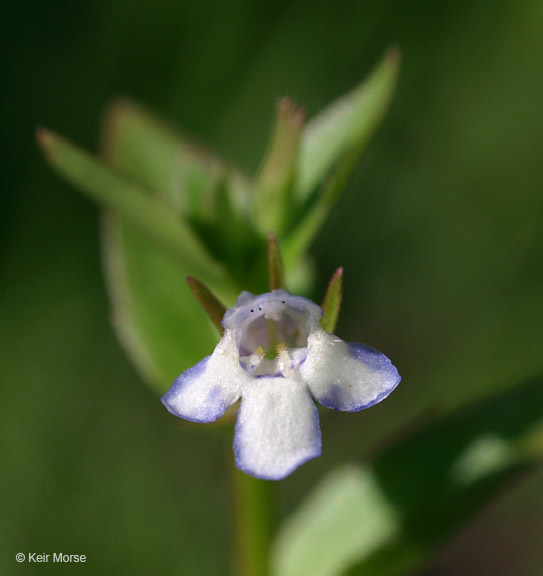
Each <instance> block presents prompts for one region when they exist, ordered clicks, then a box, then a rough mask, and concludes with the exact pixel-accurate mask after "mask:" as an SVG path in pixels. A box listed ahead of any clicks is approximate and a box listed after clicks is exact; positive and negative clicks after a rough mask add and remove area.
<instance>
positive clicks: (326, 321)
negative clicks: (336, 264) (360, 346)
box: [321, 268, 343, 334]
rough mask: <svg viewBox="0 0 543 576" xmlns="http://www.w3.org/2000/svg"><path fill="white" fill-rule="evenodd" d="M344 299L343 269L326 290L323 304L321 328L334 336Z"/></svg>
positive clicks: (333, 277)
mask: <svg viewBox="0 0 543 576" xmlns="http://www.w3.org/2000/svg"><path fill="white" fill-rule="evenodd" d="M342 297H343V268H338V269H337V270H336V271H335V272H334V274H333V275H332V278H330V283H329V284H328V288H327V289H326V294H325V296H324V300H323V302H322V311H323V316H322V318H321V326H322V327H323V328H324V329H325V330H326V332H328V333H329V334H332V333H333V332H334V330H335V328H336V324H337V320H338V317H339V310H340V308H341V299H342Z"/></svg>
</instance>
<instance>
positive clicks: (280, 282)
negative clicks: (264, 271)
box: [268, 232, 285, 292]
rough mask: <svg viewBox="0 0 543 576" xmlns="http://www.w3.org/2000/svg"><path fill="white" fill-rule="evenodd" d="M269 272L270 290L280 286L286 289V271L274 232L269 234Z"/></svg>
mask: <svg viewBox="0 0 543 576" xmlns="http://www.w3.org/2000/svg"><path fill="white" fill-rule="evenodd" d="M268 272H269V276H270V292H271V291H272V290H277V289H278V288H281V289H283V290H284V289H285V271H284V268H283V258H282V257H281V250H280V249H279V243H278V242H277V238H276V236H275V234H274V233H273V232H270V233H269V234H268Z"/></svg>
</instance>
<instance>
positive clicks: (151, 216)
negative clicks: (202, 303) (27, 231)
mask: <svg viewBox="0 0 543 576" xmlns="http://www.w3.org/2000/svg"><path fill="white" fill-rule="evenodd" d="M38 141H39V143H40V145H41V147H42V149H43V150H44V152H45V154H46V157H47V159H48V160H49V161H50V163H51V165H52V166H53V167H54V168H55V169H56V170H57V171H58V172H59V173H60V174H61V175H62V176H64V177H65V178H66V179H67V180H68V181H70V182H71V183H72V184H74V185H75V186H77V187H78V188H79V189H80V190H81V191H83V192H85V193H86V194H87V195H88V196H89V197H90V198H91V199H93V200H95V201H97V202H98V203H99V204H100V205H101V206H103V207H105V208H109V209H111V210H113V211H114V212H116V213H117V214H120V215H122V216H123V217H124V218H126V219H127V221H130V222H131V223H133V224H134V225H136V226H137V227H139V228H140V229H141V230H142V231H143V232H145V233H146V234H148V235H149V236H150V237H151V238H153V239H154V240H155V241H157V242H159V243H160V244H161V245H162V246H164V247H165V248H167V249H169V250H170V251H171V252H172V253H174V254H175V256H176V258H177V259H178V261H179V262H180V263H181V264H182V265H183V266H184V267H186V268H187V269H188V270H190V271H191V272H192V273H193V274H196V275H198V276H199V277H201V278H203V279H205V280H206V281H208V282H216V283H219V281H221V282H226V281H227V280H226V276H225V274H224V272H222V271H221V269H220V267H219V265H218V264H217V263H216V262H214V261H213V260H212V258H211V257H210V256H209V254H208V253H207V252H206V250H205V249H204V248H203V246H202V245H201V244H200V242H199V240H198V239H197V238H196V236H195V235H194V234H193V233H192V231H191V230H190V228H189V227H188V226H187V224H186V223H185V222H184V221H183V220H182V218H181V217H180V216H179V215H176V214H175V213H174V212H173V211H172V209H171V208H170V207H169V206H168V205H167V204H166V203H164V202H163V201H161V200H160V199H158V198H154V197H153V196H151V195H150V194H149V193H148V192H147V191H146V190H144V189H143V188H142V187H140V186H139V185H137V184H135V183H133V182H132V181H130V180H128V179H127V178H125V177H124V176H123V175H121V174H120V173H118V172H117V171H115V170H112V169H111V168H109V167H108V166H106V165H105V164H103V163H102V162H100V161H99V160H97V159H96V158H93V157H92V156H91V155H89V154H87V153H86V152H84V151H83V150H80V149H79V148H77V147H76V146H74V145H73V144H71V143H69V142H68V141H66V140H65V139H64V138H61V137H60V136H58V135H56V134H53V133H52V132H49V131H47V130H43V129H42V130H40V131H39V132H38Z"/></svg>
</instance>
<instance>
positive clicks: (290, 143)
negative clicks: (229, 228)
mask: <svg viewBox="0 0 543 576" xmlns="http://www.w3.org/2000/svg"><path fill="white" fill-rule="evenodd" d="M303 122H304V115H303V112H302V111H301V110H300V109H298V108H296V107H295V106H294V104H293V103H292V102H291V101H290V100H289V99H287V98H283V99H282V100H281V101H280V102H279V106H278V111H277V118H276V122H275V126H274V129H273V133H272V136H271V140H270V144H269V147H268V151H267V152H266V155H265V157H264V161H263V163H262V167H261V169H260V171H259V174H258V175H257V178H256V183H255V196H254V208H255V219H256V223H257V226H258V228H259V229H260V230H261V232H263V233H266V232H268V231H270V230H273V231H274V232H276V233H277V234H281V233H282V232H283V230H284V229H285V227H286V226H287V224H288V220H289V217H290V215H291V213H292V210H290V209H289V207H290V205H291V204H292V199H291V189H292V185H293V181H294V177H295V169H296V163H297V159H298V158H297V155H298V144H299V141H300V136H301V134H302V128H303Z"/></svg>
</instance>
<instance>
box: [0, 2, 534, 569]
mask: <svg viewBox="0 0 543 576" xmlns="http://www.w3.org/2000/svg"><path fill="white" fill-rule="evenodd" d="M0 37H1V38H2V46H3V50H2V67H1V70H2V77H3V80H2V88H1V90H0V98H1V110H2V130H1V138H2V140H3V142H2V144H3V145H2V150H3V154H2V157H1V159H0V162H1V171H0V178H1V188H0V218H1V228H0V243H1V253H0V266H1V287H0V295H1V316H0V317H1V324H0V366H1V388H0V412H1V419H0V443H1V463H0V466H1V474H2V496H1V497H0V506H1V513H0V542H1V546H0V573H2V574H14V575H18V574H40V575H46V574H55V575H57V574H74V573H76V572H81V573H82V574H84V573H85V574H88V573H92V574H119V573H126V574H128V573H130V574H133V575H138V574H142V575H143V574H149V573H154V574H174V573H175V574H187V575H188V574H198V576H207V575H222V574H226V573H227V572H228V563H229V556H228V547H229V541H228V533H229V528H230V526H229V520H228V513H229V504H228V496H227V487H228V462H229V460H230V455H229V453H228V450H226V448H225V445H228V443H229V442H230V439H229V437H228V434H223V433H220V432H214V433H212V434H210V435H207V434H200V433H199V431H198V430H196V431H190V432H186V433H184V434H181V433H178V428H177V423H176V422H172V419H171V418H169V417H167V415H166V414H165V411H164V410H163V408H162V406H161V405H160V403H159V402H158V398H157V397H156V396H155V395H154V394H153V393H152V392H151V391H150V390H149V389H147V387H146V386H145V385H144V384H143V383H142V382H141V380H140V378H139V377H138V375H137V374H136V372H135V370H134V369H133V368H132V367H131V365H130V364H129V362H128V360H127V358H126V357H125V355H124V353H123V351H122V350H121V348H120V346H119V344H118V343H117V341H116V339H115V336H114V335H113V332H112V329H111V327H110V323H109V320H108V313H109V311H108V308H109V307H108V302H107V297H106V294H105V289H104V285H103V280H102V274H101V269H100V255H99V236H98V232H99V230H98V218H97V216H98V210H97V208H96V207H95V206H94V205H92V204H90V203H89V202H87V201H86V200H85V199H83V198H82V197H81V196H79V195H78V194H77V193H74V191H73V190H72V189H70V188H69V187H68V186H67V185H66V184H64V183H63V182H62V181H61V180H60V179H58V178H57V177H56V176H55V175H54V174H53V173H52V172H51V171H50V170H49V169H48V167H47V166H46V165H45V162H44V161H43V159H42V157H41V155H40V153H39V151H38V149H37V146H36V144H35V139H34V131H35V128H36V127H37V126H38V125H44V126H47V127H49V128H51V129H53V130H55V131H57V132H59V133H61V134H64V135H66V136H67V137H69V138H70V139H71V140H73V141H74V142H77V143H79V144H80V145H82V146H84V147H86V148H89V149H92V150H96V149H97V145H98V136H99V124H100V118H101V114H102V111H103V110H104V108H105V106H106V105H107V103H108V102H109V101H110V100H111V99H112V98H114V97H117V96H128V97H130V98H132V99H134V100H136V101H138V102H140V103H142V104H144V105H146V106H147V107H149V108H150V109H152V110H154V111H155V112H157V113H158V114H160V115H161V116H162V117H164V118H165V119H167V120H169V121H170V122H172V123H174V124H176V125H178V126H180V127H183V129H184V130H186V131H188V132H189V133H192V134H193V135H194V137H195V138H196V139H197V140H200V141H202V142H204V143H205V144H207V145H208V146H210V147H213V148H215V149H217V150H218V151H219V152H220V154H221V155H222V156H224V157H225V158H226V159H228V160H230V161H232V162H235V163H237V164H239V165H240V166H241V167H243V168H245V169H246V170H248V171H249V172H251V173H252V172H254V170H255V169H256V167H257V165H258V161H259V158H260V156H261V154H262V151H263V149H264V146H265V143H266V138H267V134H268V130H269V125H270V122H271V118H272V114H273V109H274V105H275V101H276V98H277V97H278V96H280V95H284V94H288V95H290V96H291V97H292V98H294V99H295V100H296V101H297V102H298V103H300V104H302V105H304V106H305V108H306V110H307V112H308V115H309V116H311V115H312V114H314V113H315V112H316V111H318V110H319V109H320V108H321V107H322V106H324V105H325V104H326V103H327V102H329V101H330V100H332V99H334V98H335V97H337V96H338V95H340V94H341V93H342V92H344V91H346V90H348V89H349V88H351V87H352V86H353V85H355V84H356V83H358V82H359V81H360V79H361V78H363V77H364V76H365V75H366V74H367V73H368V71H369V70H370V69H371V67H372V66H373V65H374V64H375V63H376V62H377V61H378V60H379V59H380V57H381V56H382V54H383V52H384V50H385V49H386V47H387V46H389V45H391V44H393V43H396V44H398V46H399V47H400V48H401V51H402V55H403V66H402V73H401V77H400V84H399V89H398V93H397V95H396V98H395V101H394V104H393V107H392V111H391V113H390V115H389V117H388V119H387V121H386V123H385V125H384V127H383V129H382V130H381V131H380V133H379V135H378V137H377V138H376V139H375V141H374V143H373V144H372V146H371V148H370V150H369V152H368V154H366V156H365V157H364V159H363V161H362V162H361V164H360V167H359V169H358V171H357V173H356V175H355V178H354V179H353V181H352V183H351V185H350V187H349V190H348V192H347V193H346V194H345V196H344V197H343V198H342V200H341V202H340V205H339V206H338V209H337V210H336V211H335V213H334V215H333V217H332V218H331V220H330V222H329V223H328V225H327V227H326V229H325V232H324V234H323V235H322V236H321V237H320V239H319V240H318V242H317V243H316V245H315V246H314V249H313V253H314V255H315V258H316V263H317V269H318V271H319V281H320V285H321V287H323V286H324V284H325V278H326V277H327V276H329V275H330V273H331V272H332V270H333V269H334V268H336V267H337V266H339V265H343V266H344V267H345V271H346V272H345V281H346V294H345V307H344V315H343V318H342V320H341V323H340V327H339V330H338V332H339V334H341V335H342V336H344V337H345V339H347V340H362V341H364V342H366V343H368V344H370V345H373V346H375V347H377V348H381V349H382V350H384V351H385V352H386V353H387V354H388V355H389V356H390V357H391V358H393V359H394V361H395V363H396V364H397V365H398V366H399V368H400V371H401V372H402V375H403V384H402V386H401V387H400V388H399V389H398V391H397V392H395V394H394V395H393V396H392V397H391V398H390V399H389V400H388V401H387V402H386V403H384V404H383V405H380V406H379V407H376V408H374V409H372V410H371V411H368V413H367V414H364V415H363V417H362V416H360V415H359V416H350V415H341V414H339V415H336V414H333V415H330V416H328V417H327V419H326V420H325V421H324V422H323V434H324V446H325V453H324V455H323V457H322V458H321V459H319V460H318V461H315V462H311V463H308V464H307V465H305V466H304V467H303V468H302V469H301V470H300V471H298V472H297V473H296V474H295V475H294V476H292V477H291V478H289V479H288V480H287V481H285V482H284V483H283V488H282V490H283V496H284V498H283V502H284V509H285V512H287V511H288V510H289V509H290V508H291V507H292V506H294V505H295V503H296V502H298V501H299V499H300V498H301V497H302V496H303V495H304V494H305V493H306V492H307V490H309V489H310V487H311V486H312V484H313V483H314V481H315V478H316V477H318V476H320V475H323V474H324V473H325V472H326V470H328V469H329V468H330V467H331V466H332V465H333V464H335V463H337V462H343V461H348V460H352V459H355V458H361V457H363V456H364V455H365V454H366V453H367V451H368V449H370V448H371V447H372V446H374V445H375V443H376V442H378V441H380V440H382V439H383V438H384V437H386V436H387V435H388V434H389V433H390V432H391V431H392V430H394V429H395V428H396V426H398V425H404V424H406V423H408V422H410V421H411V420H412V419H413V418H416V417H420V415H422V414H424V413H426V412H427V410H429V409H434V410H449V409H451V408H453V407H455V406H461V405H463V404H465V403H466V402H468V401H469V400H470V399H472V398H477V397H480V396H484V395H486V394H489V393H491V392H493V391H495V390H497V389H503V388H506V387H509V386H512V385H514V384H515V383H516V382H518V381H520V380H521V379H523V378H525V377H528V376H531V375H534V374H536V373H540V372H541V370H542V367H543V354H542V353H541V343H542V341H543V339H542V335H543V330H542V327H543V304H542V294H543V266H542V262H543V226H542V221H543V218H542V217H543V194H542V190H543V187H542V185H543V169H542V162H541V154H542V149H543V107H542V106H541V102H543V65H542V54H543V3H542V2H540V1H537V0H529V1H525V2H513V1H512V0H510V1H491V0H480V1H463V2H462V1H458V0H456V1H454V2H453V1H450V0H445V1H442V2H431V1H430V0H422V1H413V0H409V1H404V2H399V1H392V0H391V1H380V2H348V1H337V2H334V3H332V2H326V1H324V0H316V1H313V2H308V1H307V0H292V1H291V2H289V3H288V4H286V3H285V4H281V3H278V2H275V1H274V2H272V1H268V0H266V1H263V2H250V1H248V0H245V1H243V0H233V1H230V2H221V1H219V0H216V1H209V2H202V1H201V0H177V1H174V0H154V1H153V2H148V1H147V0H132V1H130V2H126V1H123V0H110V1H108V2H105V1H103V0H102V1H95V2H88V1H83V0H79V1H71V2H68V1H65V2H61V1H46V0H44V1H37V0H34V1H30V0H19V1H18V2H13V1H8V2H7V4H5V6H4V10H3V15H2V18H1V19H0ZM196 360H198V359H195V361H196ZM353 439H354V440H353ZM542 488H543V475H542V474H541V473H539V474H537V475H534V476H532V477H531V478H529V479H528V481H527V482H526V483H524V484H522V485H520V486H517V487H514V488H512V489H511V491H510V492H509V493H508V494H507V495H506V496H505V497H504V498H503V499H501V500H500V501H498V502H496V503H495V504H494V505H493V506H491V507H490V508H489V509H488V510H486V511H485V512H484V513H483V514H481V515H480V516H479V517H477V518H476V519H475V520H473V521H472V523H471V524H470V526H469V527H468V528H467V529H466V530H465V531H464V532H463V533H461V534H459V535H458V537H457V538H456V539H455V540H454V541H453V542H452V543H451V544H449V545H448V546H447V547H446V548H445V549H444V550H443V552H442V553H441V554H439V555H438V556H437V558H436V559H435V561H434V562H433V563H432V565H431V566H430V567H428V569H427V570H426V571H425V572H424V574H425V575H426V576H436V575H438V574H439V575H440V576H447V575H457V574H462V575H471V574H473V575H479V574H483V573H484V574H493V576H506V575H508V576H509V575H512V574H514V575H517V574H522V575H526V576H538V575H539V574H541V565H542V562H543V552H542V551H541V546H540V545H541V539H542V536H543V497H542V495H541V494H542V493H543V490H542ZM422 489H423V488H422ZM32 551H43V552H53V551H56V552H65V553H71V554H86V555H87V558H88V561H87V564H85V565H82V566H76V567H74V565H66V566H64V567H63V566H62V565H58V564H55V565H53V564H44V565H34V566H31V565H28V564H23V565H17V564H16V562H15V560H14V555H15V553H17V552H25V553H28V552H32Z"/></svg>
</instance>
